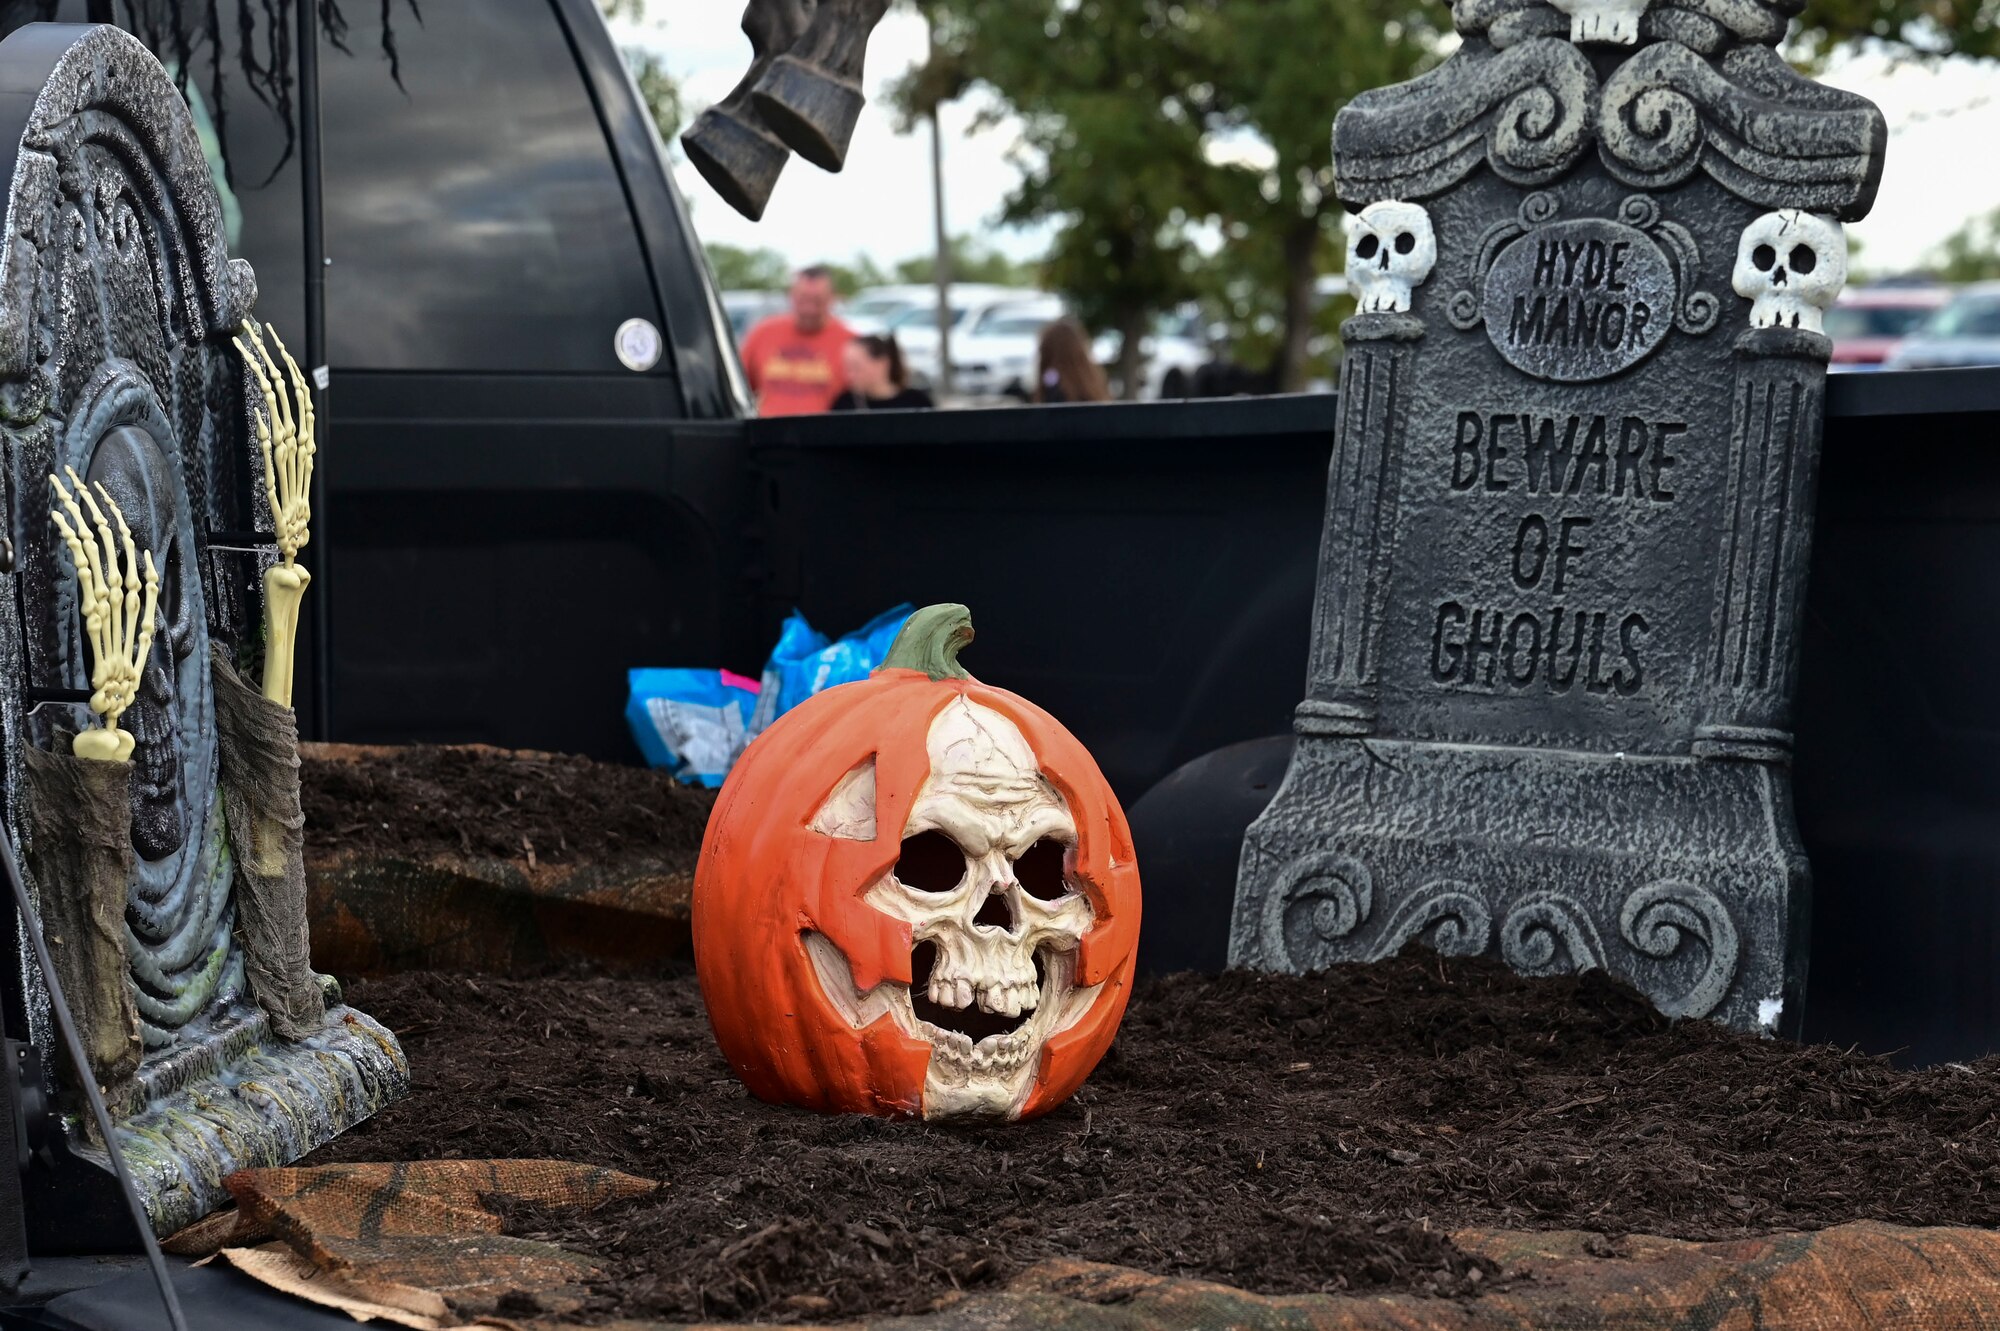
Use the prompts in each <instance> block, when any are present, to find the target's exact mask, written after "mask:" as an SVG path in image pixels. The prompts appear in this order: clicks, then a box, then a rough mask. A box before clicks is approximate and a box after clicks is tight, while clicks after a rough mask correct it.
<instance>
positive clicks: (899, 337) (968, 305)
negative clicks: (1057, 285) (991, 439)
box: [888, 283, 1050, 389]
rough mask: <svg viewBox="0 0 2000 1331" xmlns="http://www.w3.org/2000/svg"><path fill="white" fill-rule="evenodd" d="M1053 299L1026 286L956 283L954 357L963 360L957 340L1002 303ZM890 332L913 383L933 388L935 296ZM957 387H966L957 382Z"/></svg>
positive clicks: (953, 293)
mask: <svg viewBox="0 0 2000 1331" xmlns="http://www.w3.org/2000/svg"><path fill="white" fill-rule="evenodd" d="M1048 299H1050V298H1049V297H1047V296H1046V295H1044V293H1042V292H1039V291H1030V290H1027V289H1026V288H1023V287H996V286H975V285H972V284H969V283H968V284H965V285H956V284H955V285H953V287H952V288H951V335H952V338H953V345H952V360H953V364H954V365H955V364H956V363H957V362H958V359H959V350H958V346H957V339H958V338H959V337H960V336H962V335H964V334H966V333H969V332H970V331H971V329H972V326H973V324H975V323H977V322H978V320H979V318H980V316H981V315H983V314H985V313H986V312H987V311H988V310H991V309H994V308H995V307H998V306H1002V305H1019V304H1021V303H1023V302H1040V301H1045V300H1048ZM888 331H889V332H891V333H894V334H895V335H896V341H897V343H898V345H900V346H901V347H902V348H903V359H904V360H905V361H906V362H907V363H908V364H909V367H910V382H911V383H913V384H916V385H917V386H919V387H929V386H930V385H932V384H934V383H936V382H937V377H938V350H937V349H938V312H937V301H936V298H935V295H933V298H932V300H931V301H930V303H928V304H925V305H921V306H916V307H913V308H911V309H908V310H905V311H904V312H903V313H902V314H900V315H898V316H896V318H895V319H894V320H892V321H891V322H890V324H889V328H888ZM952 387H953V388H954V389H961V388H962V386H961V385H959V384H956V383H954V384H953V385H952Z"/></svg>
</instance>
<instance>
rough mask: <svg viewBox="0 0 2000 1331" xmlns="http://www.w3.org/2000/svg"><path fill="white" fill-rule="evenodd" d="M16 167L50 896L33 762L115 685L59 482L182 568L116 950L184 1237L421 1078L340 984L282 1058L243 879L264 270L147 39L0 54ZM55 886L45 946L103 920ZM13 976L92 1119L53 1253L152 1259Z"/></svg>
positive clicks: (62, 1133)
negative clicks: (224, 731) (72, 566)
mask: <svg viewBox="0 0 2000 1331" xmlns="http://www.w3.org/2000/svg"><path fill="white" fill-rule="evenodd" d="M0 163H4V166H5V170H6V173H7V180H8V192H7V211H6V221H5V229H4V234H0V458H4V464H5V465H4V470H0V481H4V484H5V487H6V498H7V524H8V525H7V530H8V532H9V534H10V536H11V539H12V544H13V549H14V550H15V551H16V552H17V559H16V562H15V566H14V568H13V569H12V570H11V571H10V573H9V575H8V576H5V577H0V591H4V593H5V599H4V604H5V607H6V612H5V613H0V690H4V694H0V697H4V703H5V705H4V706H0V761H3V762H4V769H3V770H0V775H4V782H3V783H0V797H4V805H5V817H6V821H7V824H8V828H7V830H8V832H9V833H10V834H11V835H14V836H15V837H17V838H20V839H22V840H24V842H25V848H26V850H27V851H28V853H29V857H28V864H29V866H30V868H31V870H32V868H33V866H34V865H35V864H36V863H37V862H41V863H45V864H46V863H48V862H50V860H49V857H48V856H47V855H39V856H38V855H37V851H38V849H43V850H45V849H47V848H46V847H40V848H38V847H37V845H36V839H35V836H34V835H26V836H24V835H23V834H24V832H28V831H29V830H30V828H31V827H36V828H40V829H41V830H42V835H43V838H44V839H45V840H47V839H51V838H56V839H59V838H60V837H61V835H62V834H63V830H64V828H65V825H66V824H67V823H70V822H72V821H73V819H70V818H67V817H65V814H64V811H63V810H62V809H60V808H50V807H48V804H49V801H47V800H44V801H43V802H42V803H41V804H40V805H37V804H36V803H35V801H34V800H33V798H32V797H31V796H30V794H29V791H28V786H29V784H30V783H29V773H28V769H29V768H31V767H33V766H34V764H35V762H36V761H38V760H37V759H36V758H35V757H34V755H33V754H31V752H30V751H31V750H35V751H39V752H40V753H43V754H49V753H57V754H60V753H64V752H66V748H65V745H64V741H63V738H62V732H64V731H69V730H75V729H78V728H80V727H81V726H82V725H83V724H85V723H86V722H87V721H88V720H89V717H88V714H87V713H86V711H85V709H84V707H83V705H82V704H81V703H80V702H79V701H77V700H78V699H79V698H80V697H83V696H87V694H88V687H87V686H88V672H89V660H88V657H87V654H86V652H85V650H84V647H83V642H82V637H81V632H80V626H79V617H78V613H77V607H76V585H75V582H74V580H73V579H72V577H71V575H70V571H69V567H68V564H67V562H66V561H67V556H66V555H65V554H63V553H62V550H61V545H60V542H59V541H58V540H57V538H56V534H55V531H54V528H53V527H52V525H51V523H50V520H49V507H50V492H49V484H48V479H47V478H48V475H49V473H50V472H52V471H57V470H60V469H61V468H63V467H65V466H68V467H74V468H75V470H76V471H77V472H78V473H79V474H80V475H82V476H84V477H87V478H89V479H91V480H93V481H97V482H102V483H103V484H104V485H105V486H106V488H107V489H108V491H109V492H110V493H111V494H113V495H114V496H116V498H117V500H118V502H119V504H120V505H121V507H122V508H123V511H124V513H125V515H126V517H127V519H128V520H129V522H130V524H131V527H132V531H133V535H134V537H135V539H136V541H137V542H138V543H139V544H140V545H143V546H145V547H146V548H147V549H149V550H151V551H152V552H153V556H154V559H155V561H156V562H157V565H158V567H159V570H160V581H161V588H160V599H159V619H158V627H157V630H156V634H155V637H154V640H153V645H152V650H151V655H150V657H149V658H148V659H147V661H146V662H145V665H144V670H143V674H142V678H141V682H140V687H139V693H138V696H137V699H136V700H135V702H134V703H133V706H132V708H131V710H130V711H128V712H127V713H126V714H125V719H124V725H125V728H126V729H127V730H128V731H130V732H131V733H132V734H133V736H134V738H135V740H136V748H135V751H134V753H133V756H132V761H131V764H130V773H129V791H130V801H129V803H130V810H129V827H130V842H131V845H130V856H129V861H130V865H131V868H130V875H131V879H130V885H129V891H128V893H127V895H126V899H125V901H124V911H123V915H124V920H123V924H124V929H123V938H122V947H121V944H120V941H119V940H118V939H117V938H116V936H115V934H113V935H112V936H111V938H110V939H109V945H110V946H112V947H117V948H120V950H121V951H122V960H123V963H124V965H125V967H126V968H127V971H128V975H127V977H126V979H127V982H128V985H129V988H128V989H127V992H128V993H129V995H130V1000H131V1007H130V1009H128V1011H129V1013H130V1016H131V1017H135V1018H136V1020H135V1021H133V1023H132V1024H133V1026H134V1031H133V1034H134V1035H135V1037H136V1041H135V1043H137V1044H138V1045H139V1046H140V1047H139V1048H135V1049H133V1050H132V1060H131V1062H132V1064H134V1065H136V1070H133V1068H132V1067H130V1066H121V1067H120V1068H119V1069H118V1070H117V1072H116V1074H115V1075H113V1076H109V1077H107V1078H106V1080H107V1081H108V1082H109V1083H110V1084H107V1085H106V1087H105V1089H106V1092H107V1095H106V1098H107V1100H108V1101H109V1103H110V1105H111V1108H112V1110H113V1116H114V1120H115V1126H116V1132H117V1136H118V1145H119V1147H120V1149H121V1151H122V1152H123V1153H124V1155H125V1157H126V1159H127V1161H128V1163H130V1164H131V1165H132V1168H133V1172H134V1174H135V1175H136V1176H137V1180H138V1183H139V1186H140V1189H141V1191H142V1192H143V1193H144V1200H145V1202H146V1205H147V1208H148V1210H149V1212H150V1214H151V1215H152V1218H153V1221H154V1224H155V1225H156V1227H157V1228H158V1229H159V1230H160V1232H162V1233H166V1232H168V1231H170V1230H172V1229H174V1228H176V1227H178V1226H180V1225H183V1224H186V1223H188V1222H189V1221H191V1220H194V1219H196V1218H198V1217H200V1216H201V1215H203V1214H205V1213H206V1212H208V1211H209V1210H211V1209H213V1208H214V1207H215V1206H217V1205H219V1204H221V1203H223V1202H225V1201H227V1199H228V1194H227V1193H226V1192H225V1191H224V1189H223V1187H222V1179H223V1178H224V1177H225V1176H226V1175H227V1174H229V1173H230V1172H232V1171H233V1170H235V1169H239V1168H244V1167H249V1166H257V1165H277V1164H284V1163H286V1162H288V1161H290V1160H293V1159H295V1158H297V1157H298V1156H300V1155H302V1154H304V1153H305V1152H306V1151H309V1150H311V1149H312V1148H313V1147H315V1146H317V1145H319V1144H320V1143H321V1142H323V1141H326V1140H327V1139H329V1138H330V1137H332V1136H333V1135H334V1134H335V1133H337V1132H339V1131H341V1130H342V1129H344V1128H346V1127H348V1126H350V1125H351V1124H353V1123H355V1122H357V1121H359V1120H360V1119H362V1118H365V1117H366V1116H367V1115H368V1114H369V1113H371V1112H373V1110H374V1109H375V1108H376V1107H378V1106H379V1105H381V1104H383V1103H385V1102H386V1101H387V1100H389V1099H391V1098H393V1097H394V1096H395V1095H397V1094H399V1093H400V1092H401V1091H402V1090H403V1089H404V1088H405V1087H406V1086H407V1085H408V1080H409V1074H408V1068H407V1066H406V1064H405V1063H404V1061H403V1056H402V1051H401V1050H400V1049H399V1048H398V1047H397V1045H396V1041H395V1038H394V1036H392V1035H391V1034H390V1033H389V1032H388V1031H387V1030H385V1029H384V1028H382V1027H381V1026H380V1025H379V1024H377V1023H376V1022H374V1021H372V1020H371V1019H369V1018H368V1017H367V1016H365V1015H364V1014H362V1013H359V1012H356V1011H354V1010H353V1009H351V1008H347V1007H344V1006H340V1005H339V997H338V992H337V989H335V988H334V987H333V985H332V982H331V981H327V982H326V983H327V989H328V1005H327V1012H326V1016H325V1018H324V1021H323V1022H320V1021H316V1022H314V1023H313V1025H312V1029H310V1030H308V1031H306V1032H305V1033H304V1034H303V1035H302V1037H301V1038H299V1039H296V1040H287V1039H282V1038H279V1036H278V1035H277V1033H276V1031H275V1030H274V1029H273V1026H272V1022H271V1019H270V1017H269V1016H268V1014H266V1013H265V1012H264V1011H263V1010H262V1009H261V1008H259V1007H258V1005H257V1004H256V1002H255V1001H254V1000H253V999H252V997H251V996H250V994H249V992H248V990H247V988H246V983H245V978H244V965H245V951H244V943H243V941H242V939H241V937H240V936H239V933H240V931H239V929H238V917H239V911H238V908H237V907H238V892H239V886H240V880H239V879H238V878H237V876H236V875H235V873H234V871H233V867H232V866H233V857H234V855H235V853H236V843H237V842H238V840H239V839H240V837H241V835H242V833H243V829H231V828H229V827H227V826H226V820H225V817H224V813H223V809H222V801H221V797H220V783H221V779H222V773H221V770H220V769H221V765H222V762H223V759H222V756H221V750H220V746H219V745H218V742H217V700H218V691H219V687H220V683H219V681H218V679H217V677H216V673H215V672H216V670H217V669H219V667H218V666H216V664H215V661H216V659H217V657H218V656H219V657H220V659H222V660H225V661H235V662H237V663H238V664H239V665H247V663H248V661H249V660H250V658H251V656H252V655H253V654H254V653H255V652H256V651H257V649H258V647H259V645H260V638H261V634H262V631H263V625H262V614H263V605H262V589H261V581H260V575H261V568H262V567H263V566H266V565H268V564H269V563H270V561H271V559H272V558H273V555H272V554H271V552H270V550H269V549H268V548H265V549H264V550H263V551H262V552H261V553H259V552H258V551H257V550H256V549H254V548H250V549H246V548H245V547H256V546H258V545H260V544H263V543H264V542H267V541H268V540H269V538H268V537H267V538H263V539H262V541H260V539H259V538H258V537H256V536H255V533H256V532H259V531H266V532H268V531H269V530H270V528H271V525H272V523H271V515H270V513H269V511H268V509H267V506H266V504H265V501H264V498H263V491H262V479H261V477H262V471H261V462H260V460H259V456H258V452H257V448H256V444H255V440H254V437H253V435H252V432H251V418H250V405H249V404H250V402H251V401H252V399H253V394H254V391H255V390H254V388H253V387H252V384H251V381H250V378H249V375H248V372H247V370H246V368H245V366H244V365H243V363H242V361H241V359H240V358H239V357H238V356H237V354H236V352H235V351H234V350H233V348H232V345H231V338H232V336H233V335H234V333H235V332H236V331H237V329H238V328H239V327H240V326H241V325H242V323H243V321H244V320H245V319H246V318H248V317H249V316H250V314H251V310H252V307H253V305H254V303H255V301H256V295H257V289H256V279H255V276H254V275H253V274H252V273H251V271H250V267H249V265H248V264H245V263H243V262H242V261H241V260H234V261H232V260H231V259H230V258H229V255H228V252H227V248H226V240H225V237H224V234H223V228H222V207H221V202H220V199H219V197H218V195H217V191H216V185H215V182H214V178H213V176H212V173H211V166H210V164H209V162H208V161H207V160H206V159H205V157H204V155H203V152H202V146H201V142H200V139H199V137H198V135H197V133H196V130H195V126H194V123H193V120H192V118H191V116H190V114H189V111H188V108H187V105H186V103H185V102H183V101H182V100H181V98H180V96H179V94H178V93H177V92H176V91H175V88H174V84H173V81H172V79H171V78H169V76H168V75H167V73H166V71H165V70H164V69H163V68H162V67H161V66H160V63H159V62H158V61H157V60H156V59H154V57H153V56H152V55H151V54H150V53H149V52H148V51H147V50H146V49H145V48H144V47H143V46H141V45H140V43H139V42H138V41H136V40H135V39H134V38H132V37H131V36H129V35H128V34H126V33H123V32H121V31H119V30H117V29H115V28H108V27H97V28H87V27H75V26H63V25H55V24H35V25H30V26H28V27H25V28H22V29H21V30H20V31H18V32H16V33H14V34H13V35H11V36H10V37H8V38H7V39H6V41H5V42H4V43H0ZM93 766H105V765H103V764H96V765H93ZM119 780H120V782H121V786H120V788H121V789H123V788H125V785H124V783H125V778H124V776H123V775H122V774H121V775H120V777H119ZM113 807H116V806H115V805H114V806H113ZM119 812H120V818H119V822H120V824H121V825H123V824H124V822H125V819H124V816H123V815H124V811H123V810H120V811H119ZM30 815H33V816H32V817H31V816H30ZM120 853H121V854H122V848H120ZM30 888H31V890H32V892H33V893H34V894H35V896H36V897H37V898H38V900H39V901H40V903H41V906H40V909H41V913H42V914H43V916H44V917H45V919H54V920H61V919H63V918H65V917H66V916H67V917H70V918H74V917H75V916H76V912H75V911H74V910H66V909H65V908H66V907H69V906H71V905H72V904H73V902H72V898H73V897H74V896H75V894H76V893H77V892H79V891H80V890H81V888H80V885H78V884H75V883H68V882H62V881H34V882H31V883H30ZM11 913H12V912H11V909H10V910H9V911H8V914H9V915H11ZM114 918H115V917H114ZM113 927H114V928H115V926H113ZM52 932H57V931H54V930H52ZM72 932H74V931H72ZM110 932H111V930H107V933H110ZM87 941H88V940H86V939H78V938H76V937H73V936H72V937H67V938H52V940H51V943H52V946H57V947H66V948H75V947H78V946H81V945H82V944H83V943H84V942H87ZM112 956H113V959H114V962H115V961H116V960H117V958H118V956H119V953H113V954H112ZM0 965H4V967H5V968H6V970H7V971H9V972H11V974H8V975H6V976H4V977H0V978H5V979H6V980H7V983H6V984H5V985H4V986H0V987H4V988H5V989H6V990H7V992H8V994H9V997H10V999H11V1000H12V1003H11V1004H10V1006H11V1005H12V1004H18V1005H19V1008H20V1011H18V1012H14V1011H10V1012H9V1013H8V1014H7V1019H8V1022H9V1025H10V1026H13V1025H15V1023H16V1022H17V1021H20V1020H25V1024H26V1026H27V1027H28V1031H29V1033H30V1034H31V1036H32V1043H33V1044H34V1045H36V1046H38V1047H39V1049H40V1051H41V1072H42V1075H43V1076H44V1077H46V1078H47V1079H48V1086H49V1090H50V1091H51V1092H52V1103H53V1104H55V1105H56V1107H57V1108H58V1110H60V1111H63V1112H62V1113H61V1115H60V1118H61V1121H60V1123H59V1124H58V1125H57V1128H56V1131H55V1133H54V1136H53V1138H52V1139H50V1140H48V1141H47V1142H45V1143H44V1145H45V1147H46V1150H45V1152H44V1164H45V1166H49V1167H38V1168H37V1169H36V1170H35V1171H33V1173H32V1175H31V1183H30V1188H31V1192H30V1196H29V1201H28V1210H29V1215H30V1218H31V1220H32V1221H33V1222H35V1224H36V1225H37V1227H38V1229H39V1231H40V1237H39V1240H38V1246H40V1247H43V1248H48V1247H52V1246H83V1247H95V1248H100V1249H101V1248H102V1247H104V1246H105V1245H106V1244H124V1243H128V1242H130V1235H129V1228H130V1222H129V1220H127V1219H125V1218H124V1213H123V1209H122V1206H121V1205H120V1203H119V1200H118V1196H117V1193H116V1191H115V1188H114V1184H113V1182H112V1178H111V1175H110V1173H109V1169H108V1163H109V1162H108V1158H107V1157H106V1155H105V1144H104V1143H102V1142H97V1141H94V1140H92V1136H93V1133H92V1131H91V1129H90V1127H89V1125H88V1124H87V1123H86V1122H85V1120H84V1119H83V1118H82V1117H81V1116H80V1115H79V1114H78V1113H77V1112H76V1111H77V1108H78V1104H77V1100H76V1098H75V1097H74V1096H73V1095H70V1094H67V1093H66V1091H65V1076H66V1075H74V1074H73V1071H72V1070H70V1069H67V1068H66V1067H65V1060H64V1059H62V1058H61V1057H60V1056H59V1055H58V1052H57V1050H56V1048H55V1043H54V1040H53V1038H52V1034H51V1029H50V1025H49V1016H48V995H47V992H46V990H45V989H44V988H43V987H42V984H41V977H40V975H39V972H38V971H37V970H36V968H35V966H34V963H33V961H32V960H31V959H30V956H29V954H28V953H26V951H25V949H24V948H22V949H17V950H16V955H15V956H13V957H9V958H7V959H6V961H5V962H4V963H0ZM114 976H115V972H114ZM114 992H115V991H114ZM72 997H73V998H74V999H75V1000H76V1001H77V1002H78V1003H82V1002H83V1001H84V999H85V998H86V997H87V995H85V994H81V993H79V994H75V995H72ZM97 1015H98V1016H99V1017H100V1018H101V1017H102V1016H103V1014H102V1013H99V1014H97Z"/></svg>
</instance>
